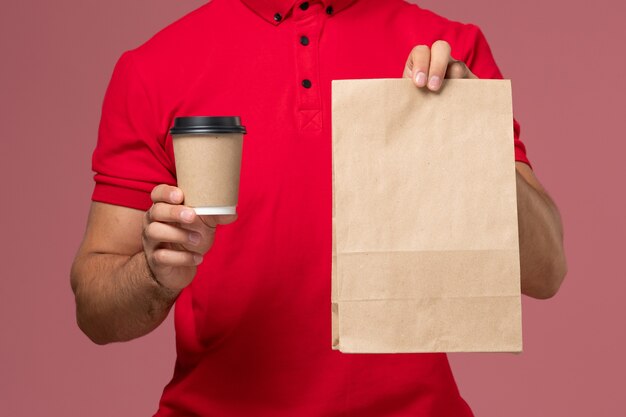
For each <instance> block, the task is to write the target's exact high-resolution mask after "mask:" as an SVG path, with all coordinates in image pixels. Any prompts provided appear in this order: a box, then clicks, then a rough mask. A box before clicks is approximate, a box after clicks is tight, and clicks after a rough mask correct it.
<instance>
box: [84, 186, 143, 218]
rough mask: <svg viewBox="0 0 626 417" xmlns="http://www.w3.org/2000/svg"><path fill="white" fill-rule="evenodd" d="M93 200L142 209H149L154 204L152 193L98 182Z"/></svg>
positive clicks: (92, 196)
mask: <svg viewBox="0 0 626 417" xmlns="http://www.w3.org/2000/svg"><path fill="white" fill-rule="evenodd" d="M91 200H92V201H97V202H99V203H107V204H113V205H116V206H124V207H128V208H134V209H137V210H142V211H146V210H148V209H149V208H150V206H151V205H152V200H151V199H150V193H147V192H145V191H141V190H133V189H130V188H124V187H116V186H113V185H109V184H96V186H95V188H94V190H93V194H92V195H91Z"/></svg>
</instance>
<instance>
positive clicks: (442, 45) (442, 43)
mask: <svg viewBox="0 0 626 417" xmlns="http://www.w3.org/2000/svg"><path fill="white" fill-rule="evenodd" d="M433 48H442V49H450V44H449V43H448V41H445V40H443V39H439V40H437V41H435V42H434V43H433Z"/></svg>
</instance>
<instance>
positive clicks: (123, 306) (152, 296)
mask: <svg viewBox="0 0 626 417" xmlns="http://www.w3.org/2000/svg"><path fill="white" fill-rule="evenodd" d="M72 286H73V289H74V294H75V297H76V318H77V321H78V326H79V327H80V328H81V330H82V331H83V332H84V333H85V334H86V335H87V336H88V337H89V338H90V339H91V340H92V341H94V342H95V343H98V344H105V343H110V342H117V341H126V340H131V339H134V338H137V337H140V336H143V335H145V334H147V333H149V332H151V331H152V330H154V329H155V328H156V327H158V326H159V324H161V323H162V322H163V320H165V318H166V317H167V314H168V312H169V310H170V308H171V307H172V305H173V303H174V301H175V300H176V297H177V295H178V291H173V290H170V289H166V288H164V287H162V286H161V285H159V284H158V283H157V282H156V281H155V280H154V279H153V278H152V276H151V272H150V269H149V267H148V264H147V262H146V259H145V256H144V254H143V252H140V253H138V254H136V255H134V256H125V255H114V254H95V253H90V254H85V255H83V256H80V257H78V258H77V259H76V260H75V262H74V265H73V267H72Z"/></svg>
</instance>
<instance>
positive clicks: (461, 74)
mask: <svg viewBox="0 0 626 417" xmlns="http://www.w3.org/2000/svg"><path fill="white" fill-rule="evenodd" d="M446 78H476V76H475V75H474V74H473V73H472V72H471V71H470V70H469V68H468V67H467V65H465V63H464V62H463V61H457V60H455V59H453V58H452V57H450V62H449V63H448V70H447V71H446Z"/></svg>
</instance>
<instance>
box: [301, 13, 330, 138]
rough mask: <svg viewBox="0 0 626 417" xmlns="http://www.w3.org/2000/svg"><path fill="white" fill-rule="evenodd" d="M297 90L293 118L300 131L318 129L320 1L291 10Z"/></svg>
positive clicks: (320, 105)
mask: <svg viewBox="0 0 626 417" xmlns="http://www.w3.org/2000/svg"><path fill="white" fill-rule="evenodd" d="M293 18H294V23H295V25H294V29H295V36H294V38H295V42H294V47H295V50H296V53H295V58H296V68H297V69H296V72H297V77H298V78H297V79H298V80H299V83H300V85H299V86H297V90H298V108H297V119H298V125H299V128H300V129H301V130H307V131H311V130H313V131H318V130H321V129H322V103H321V91H320V84H319V59H318V45H319V36H320V34H321V31H322V30H321V29H322V26H323V24H324V21H325V20H326V18H327V16H325V8H324V6H323V5H322V4H321V3H320V2H313V3H310V2H308V1H305V2H302V3H300V4H299V5H298V7H295V8H294V9H293Z"/></svg>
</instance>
